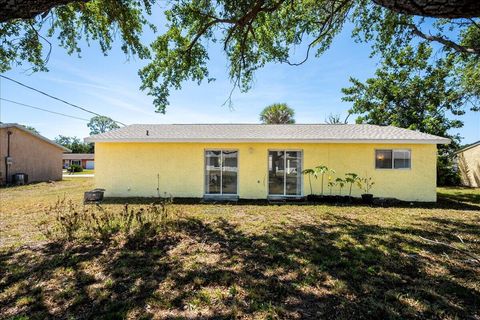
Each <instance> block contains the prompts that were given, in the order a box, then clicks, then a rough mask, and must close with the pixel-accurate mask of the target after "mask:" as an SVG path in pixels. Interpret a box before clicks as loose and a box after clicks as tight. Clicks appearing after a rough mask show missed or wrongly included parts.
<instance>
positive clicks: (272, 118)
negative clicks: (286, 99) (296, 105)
mask: <svg viewBox="0 0 480 320" xmlns="http://www.w3.org/2000/svg"><path fill="white" fill-rule="evenodd" d="M294 116H295V111H294V110H293V109H292V108H290V107H289V106H288V105H287V104H286V103H274V104H272V105H269V106H268V107H265V109H263V110H262V112H261V113H260V121H262V123H265V124H292V123H295V119H294Z"/></svg>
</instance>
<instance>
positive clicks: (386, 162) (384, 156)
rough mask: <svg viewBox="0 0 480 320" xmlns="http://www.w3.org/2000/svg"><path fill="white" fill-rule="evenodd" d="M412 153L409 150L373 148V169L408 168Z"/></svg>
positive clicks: (410, 163) (410, 164)
mask: <svg viewBox="0 0 480 320" xmlns="http://www.w3.org/2000/svg"><path fill="white" fill-rule="evenodd" d="M411 166H412V154H411V152H410V150H401V149H383V150H375V169H410V168H411Z"/></svg>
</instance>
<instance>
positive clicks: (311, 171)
mask: <svg viewBox="0 0 480 320" xmlns="http://www.w3.org/2000/svg"><path fill="white" fill-rule="evenodd" d="M302 174H304V175H306V176H308V183H309V185H310V194H313V188H312V178H311V177H312V176H314V177H315V179H317V178H318V174H317V171H315V169H305V170H303V171H302Z"/></svg>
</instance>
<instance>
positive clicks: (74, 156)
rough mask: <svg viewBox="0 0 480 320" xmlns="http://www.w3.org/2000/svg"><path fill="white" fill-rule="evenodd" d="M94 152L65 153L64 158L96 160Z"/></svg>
mask: <svg viewBox="0 0 480 320" xmlns="http://www.w3.org/2000/svg"><path fill="white" fill-rule="evenodd" d="M94 159H95V155H94V154H93V153H64V154H63V160H94Z"/></svg>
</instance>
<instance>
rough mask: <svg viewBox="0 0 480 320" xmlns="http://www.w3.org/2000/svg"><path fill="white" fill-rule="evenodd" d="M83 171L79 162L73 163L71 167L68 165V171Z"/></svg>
mask: <svg viewBox="0 0 480 320" xmlns="http://www.w3.org/2000/svg"><path fill="white" fill-rule="evenodd" d="M82 171H83V168H82V167H81V166H79V165H78V164H72V165H71V166H70V167H68V172H82Z"/></svg>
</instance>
